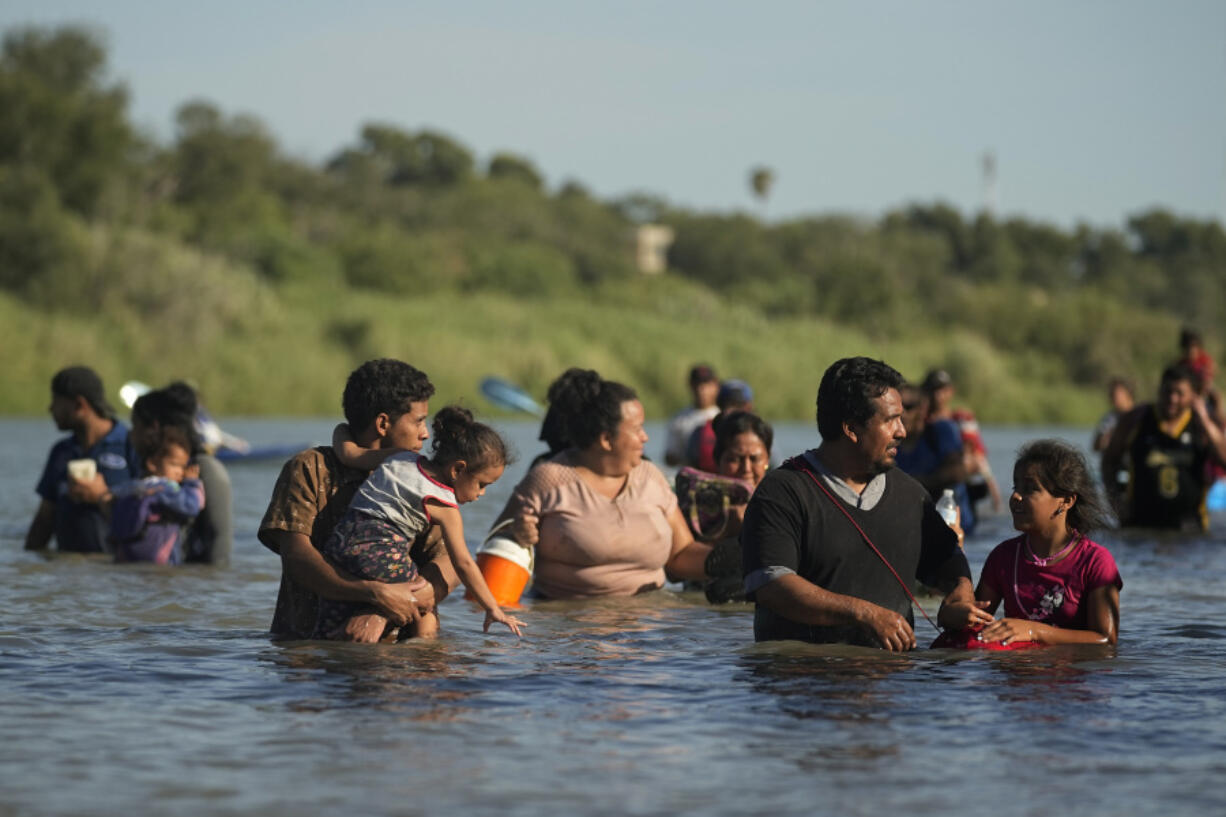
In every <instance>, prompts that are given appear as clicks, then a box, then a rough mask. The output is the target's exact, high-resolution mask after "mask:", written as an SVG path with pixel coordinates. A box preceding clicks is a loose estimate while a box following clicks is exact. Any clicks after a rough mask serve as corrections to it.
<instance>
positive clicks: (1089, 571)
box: [975, 440, 1124, 646]
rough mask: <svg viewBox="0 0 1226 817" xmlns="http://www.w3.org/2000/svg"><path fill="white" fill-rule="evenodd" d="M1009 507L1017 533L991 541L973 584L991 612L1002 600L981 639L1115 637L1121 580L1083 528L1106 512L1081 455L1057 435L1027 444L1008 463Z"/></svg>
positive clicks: (1089, 640)
mask: <svg viewBox="0 0 1226 817" xmlns="http://www.w3.org/2000/svg"><path fill="white" fill-rule="evenodd" d="M1009 511H1010V513H1012V515H1013V527H1014V528H1016V529H1017V530H1019V531H1021V534H1022V535H1021V536H1018V537H1016V538H1014V539H1009V540H1007V541H1005V542H1002V543H1001V544H999V545H997V546H996V548H995V549H994V550H993V551H992V553H991V554H990V555H989V556H988V559H987V561H986V562H985V563H984V566H983V573H982V574H981V575H980V578H979V586H978V587H977V588H976V589H975V597H976V598H977V599H978V600H979V602H980V604H981V605H982V606H983V607H984V609H986V610H987V611H988V612H990V613H995V612H996V608H997V607H999V606H1000V603H1001V602H1002V601H1003V602H1004V605H1005V611H1004V612H1005V615H1004V618H1001V619H998V620H996V621H994V622H993V623H991V624H989V625H988V626H986V627H984V628H983V630H981V631H980V632H979V634H978V638H979V640H981V641H983V642H986V643H996V642H999V643H1000V644H1002V645H1005V646H1008V645H1009V644H1012V643H1015V642H1024V641H1031V642H1035V643H1038V644H1103V643H1108V642H1109V643H1111V644H1114V643H1116V638H1117V636H1118V630H1119V623H1120V589H1121V588H1122V587H1123V586H1124V583H1123V580H1121V579H1120V573H1119V570H1118V569H1117V568H1116V566H1115V560H1114V559H1113V558H1112V557H1111V554H1110V553H1109V552H1108V551H1107V549H1106V548H1104V547H1103V546H1102V545H1099V544H1097V543H1095V542H1092V541H1090V539H1089V538H1088V537H1087V536H1086V532H1087V531H1090V530H1093V529H1096V528H1099V527H1103V526H1105V525H1106V524H1107V522H1108V519H1109V517H1108V515H1107V511H1106V509H1105V505H1104V503H1103V501H1102V499H1101V498H1100V497H1099V495H1098V491H1097V490H1096V489H1095V487H1094V482H1093V480H1092V478H1091V476H1090V468H1089V466H1088V465H1087V464H1086V460H1085V457H1083V456H1082V455H1081V453H1080V452H1079V451H1077V449H1075V448H1073V447H1072V446H1071V445H1069V444H1068V443H1065V442H1063V441H1060V440H1036V441H1035V442H1032V443H1030V444H1028V445H1026V446H1025V447H1024V448H1022V450H1021V452H1020V453H1019V454H1018V459H1017V463H1016V464H1015V465H1014V466H1013V493H1012V494H1011V495H1010V497H1009Z"/></svg>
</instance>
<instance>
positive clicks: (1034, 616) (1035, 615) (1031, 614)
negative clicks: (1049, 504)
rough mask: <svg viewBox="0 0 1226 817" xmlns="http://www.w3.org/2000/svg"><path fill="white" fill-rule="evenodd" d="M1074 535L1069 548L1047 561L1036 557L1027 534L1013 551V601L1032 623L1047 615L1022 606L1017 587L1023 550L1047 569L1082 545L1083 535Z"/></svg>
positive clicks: (1074, 533) (1037, 563) (1075, 532)
mask: <svg viewBox="0 0 1226 817" xmlns="http://www.w3.org/2000/svg"><path fill="white" fill-rule="evenodd" d="M1072 533H1073V538H1072V540H1071V541H1070V542H1069V543H1068V546H1067V547H1065V548H1064V550H1062V551H1060V552H1059V553H1057V554H1056V555H1054V556H1048V557H1047V558H1046V559H1042V558H1040V557H1038V556H1035V555H1034V551H1033V550H1031V549H1030V542H1029V541H1028V540H1027V538H1026V534H1022V536H1021V539H1022V541H1021V543H1019V544H1018V546H1017V550H1015V551H1013V600H1014V601H1015V602H1016V603H1017V609H1018V610H1021V611H1022V615H1023V616H1025V617H1026V618H1027V619H1029V620H1031V621H1042V620H1043V619H1044V618H1046V617H1047V616H1046V614H1044V612H1043V610H1042V609H1041V608H1040V609H1039V610H1027V609H1026V605H1024V604H1022V594H1021V593H1020V592H1018V586H1017V565H1018V562H1020V561H1021V560H1022V548H1023V547H1025V548H1026V552H1027V553H1029V554H1030V558H1031V559H1033V560H1034V563H1035V564H1036V565H1038V566H1039V567H1047V565H1048V564H1049V563H1050V562H1054V561H1056V560H1057V559H1059V558H1061V557H1063V556H1065V555H1066V554H1067V553H1068V552H1069V551H1071V550H1072V549H1073V546H1074V545H1079V544H1081V540H1082V539H1083V538H1084V537H1082V535H1081V534H1080V533H1078V532H1077V531H1073V532H1072Z"/></svg>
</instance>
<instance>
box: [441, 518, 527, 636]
mask: <svg viewBox="0 0 1226 817" xmlns="http://www.w3.org/2000/svg"><path fill="white" fill-rule="evenodd" d="M427 504H428V505H429V509H430V518H431V520H432V521H434V522H437V523H438V526H439V527H440V528H442V531H443V544H444V545H446V546H447V555H448V556H450V557H451V564H452V565H453V566H454V567H455V572H456V573H458V574H459V576H460V581H462V582H464V586H465V587H467V588H468V589H469V590H470V591H472V594H473V595H474V596H476V597H477V601H478V602H480V604H481V606H482V607H484V608H485V626H484V628H483V629H484V630H485V631H486V632H489V629H490V624H491V623H492V622H495V621H497V622H500V623H502V624H505V625H507V627H509V628H510V630H511V632H513V633H515V634H516V635H523V633H521V632H520V628H521V627H523V626H524V623H523V622H522V621H520V620H519V619H517V618H515V617H514V616H509V615H507V614H506V613H505V612H503V610H502V608H501V607H499V606H498V602H497V601H496V600H495V599H494V594H493V593H491V592H490V588H489V585H487V584H486V583H485V577H484V576H482V575H481V570H480V569H479V568H478V567H477V563H476V561H474V560H473V557H472V554H470V553H469V552H468V545H467V544H465V542H464V521H463V519H461V517H460V509H459V508H453V507H449V506H446V505H436V504H435V503H433V502H429V501H427Z"/></svg>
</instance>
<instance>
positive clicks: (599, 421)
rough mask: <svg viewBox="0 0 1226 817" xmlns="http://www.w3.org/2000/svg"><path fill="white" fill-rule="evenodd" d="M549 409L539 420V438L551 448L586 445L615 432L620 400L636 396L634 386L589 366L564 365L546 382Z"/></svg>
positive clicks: (620, 407)
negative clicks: (543, 419)
mask: <svg viewBox="0 0 1226 817" xmlns="http://www.w3.org/2000/svg"><path fill="white" fill-rule="evenodd" d="M548 398H549V411H548V413H546V415H545V421H544V423H542V424H541V439H542V440H545V442H546V443H547V444H548V445H549V446H550V449H551V450H553V447H554V445H555V443H557V444H559V445H560V448H559V449H557V450H561V448H569V447H571V446H574V447H575V448H587V447H588V446H589V445H591V444H592V443H594V442H596V441H597V440H599V439H600V435H601V434H607V435H609V437H610V438H613V437H616V436H617V429H618V427H619V426H620V425H621V422H622V404H623V403H625V402H627V401H629V400H637V399H638V395H637V394H635V392H634V389H632V388H630V387H629V386H624V385H622V384H621V383H617V382H615V381H612V380H605V379H604V378H602V377H601V376H600V375H599V374H598V373H597V372H595V371H593V370H592V369H578V368H573V369H567V370H566V371H565V372H563V373H562V374H561V376H559V377H558V379H557V380H555V381H554V382H553V383H552V384H551V385H550V386H549V393H548Z"/></svg>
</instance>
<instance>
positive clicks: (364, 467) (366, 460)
mask: <svg viewBox="0 0 1226 817" xmlns="http://www.w3.org/2000/svg"><path fill="white" fill-rule="evenodd" d="M332 450H333V451H335V452H336V458H337V459H339V460H340V461H341V462H342V463H343V464H344V465H347V466H349V467H350V468H356V469H357V470H359V471H373V470H375V469H376V468H378V467H379V466H380V465H382V464H383V461H384V460H386V459H387V458H388V457H390V456H392V455H393V454H399V453H400V451H401V449H399V448H363V447H362V446H360V445H358V444H357V443H356V442H354V441H353V433H352V432H351V431H350V429H349V424H348V423H340V424H339V425H337V427H336V428H334V429H332Z"/></svg>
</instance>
